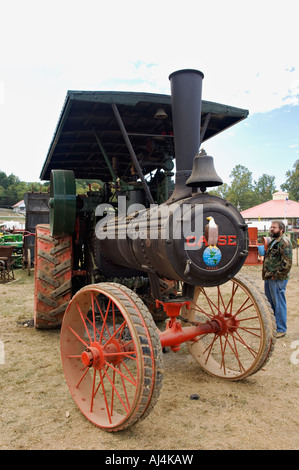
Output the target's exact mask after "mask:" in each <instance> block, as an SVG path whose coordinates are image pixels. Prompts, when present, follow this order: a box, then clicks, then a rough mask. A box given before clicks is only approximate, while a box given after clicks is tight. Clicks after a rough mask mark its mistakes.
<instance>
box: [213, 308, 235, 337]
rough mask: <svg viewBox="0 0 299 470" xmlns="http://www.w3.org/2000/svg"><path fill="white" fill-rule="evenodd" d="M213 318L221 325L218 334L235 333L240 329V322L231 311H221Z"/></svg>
mask: <svg viewBox="0 0 299 470" xmlns="http://www.w3.org/2000/svg"><path fill="white" fill-rule="evenodd" d="M213 320H215V321H217V323H218V324H219V326H220V330H219V331H218V332H217V334H218V335H224V334H226V333H230V334H233V333H234V332H235V331H236V330H237V329H238V327H239V323H240V322H239V320H238V319H237V318H236V317H235V316H234V315H232V314H231V313H225V314H222V313H219V314H218V315H216V317H214V318H213Z"/></svg>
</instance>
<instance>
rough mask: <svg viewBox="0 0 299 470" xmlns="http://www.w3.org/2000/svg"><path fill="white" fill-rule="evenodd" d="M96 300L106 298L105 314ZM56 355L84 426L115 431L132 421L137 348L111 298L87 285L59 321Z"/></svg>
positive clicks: (138, 378) (137, 393)
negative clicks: (89, 424)
mask: <svg viewBox="0 0 299 470" xmlns="http://www.w3.org/2000/svg"><path fill="white" fill-rule="evenodd" d="M99 295H104V296H106V300H107V306H106V307H107V308H106V310H105V312H104V311H103V309H102V307H101V305H100V303H101V301H102V299H100V300H99ZM88 304H90V306H91V312H89V317H90V314H91V318H89V319H87V318H86V316H87V312H88V310H89V308H88ZM92 305H93V306H94V307H92ZM99 309H101V310H102V312H101V313H100V316H102V320H103V321H102V326H101V327H100V329H99V328H98V327H97V326H96V321H95V317H97V314H96V313H98V312H96V311H97V310H99ZM113 312H114V313H113ZM116 313H117V315H118V314H119V313H121V315H122V317H123V321H122V323H121V325H118V323H117V322H116V321H115V322H114V323H113V315H115V314H116ZM108 319H109V325H108ZM111 319H112V326H111ZM107 325H108V327H107ZM90 329H91V332H89V333H88V332H87V331H88V330H90ZM108 330H109V332H108ZM124 332H126V334H127V339H125V337H124ZM128 336H129V337H128ZM95 338H96V341H95V340H94V339H95ZM109 348H110V350H109ZM61 356H62V363H63V368H64V373H65V377H66V381H67V384H68V387H69V389H70V392H71V394H72V396H73V399H74V401H75V402H76V404H77V406H78V407H79V409H80V410H81V412H82V413H83V414H84V415H85V416H86V418H87V419H89V421H91V422H92V423H93V424H95V425H96V426H99V427H101V428H105V429H107V430H114V428H115V429H116V428H117V430H118V429H119V428H121V427H122V426H125V423H126V422H128V421H130V420H131V419H132V417H133V415H134V414H135V413H136V410H137V408H138V403H139V401H140V399H141V386H140V384H141V382H142V374H143V363H142V360H141V349H140V344H139V341H138V337H137V335H136V331H135V328H134V325H133V324H132V321H131V319H130V315H129V314H128V312H127V311H125V309H124V307H123V305H122V304H121V303H120V302H119V301H118V300H117V299H116V298H115V297H114V296H113V295H111V294H109V293H107V292H104V293H103V291H102V290H101V289H100V288H99V287H98V288H95V287H93V288H92V289H91V288H90V286H89V287H86V288H83V289H81V291H79V293H77V294H76V295H75V296H74V298H73V300H72V302H71V304H70V305H69V308H68V309H67V311H66V313H65V316H64V320H63V325H62V331H61ZM89 359H90V360H91V363H90V365H88V360H89Z"/></svg>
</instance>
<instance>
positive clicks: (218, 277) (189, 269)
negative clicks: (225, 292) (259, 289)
mask: <svg viewBox="0 0 299 470" xmlns="http://www.w3.org/2000/svg"><path fill="white" fill-rule="evenodd" d="M211 220H213V224H214V225H215V226H216V228H214V229H213V230H214V232H215V230H216V233H217V237H216V240H215V239H214V240H213V244H211V245H210V242H211V239H209V226H210V236H211V234H212V227H211V225H210V222H211ZM107 222H108V223H107ZM104 228H105V231H104ZM99 229H101V230H99ZM96 233H97V236H98V238H100V236H101V237H102V239H101V240H100V242H99V243H100V250H101V252H102V253H103V255H104V256H105V257H106V258H107V259H109V260H110V261H111V262H112V263H114V264H118V265H121V266H126V267H129V268H133V269H138V270H141V271H145V272H146V271H152V272H155V273H156V274H157V275H158V276H160V277H163V278H167V279H171V280H177V281H184V282H187V283H189V284H191V285H201V286H215V285H220V284H222V283H224V282H227V281H228V280H229V279H231V278H232V277H233V276H234V275H235V274H236V273H237V272H238V271H239V270H240V269H241V267H242V265H243V263H244V261H245V259H246V257H247V254H248V237H247V225H246V224H245V222H244V219H243V218H242V216H241V215H240V213H239V212H238V211H237V209H236V208H235V207H234V206H232V205H231V204H229V203H227V202H226V201H224V200H223V199H221V198H218V197H216V196H211V195H209V194H207V193H206V194H198V195H195V196H193V197H191V198H186V199H184V200H181V201H179V202H178V203H176V204H169V205H166V204H162V205H160V206H153V207H152V208H151V209H144V210H143V211H139V212H136V213H135V214H132V215H129V216H122V217H119V218H117V217H116V218H115V219H110V220H109V221H108V219H107V220H106V221H105V220H103V221H102V222H101V225H99V226H97V230H96Z"/></svg>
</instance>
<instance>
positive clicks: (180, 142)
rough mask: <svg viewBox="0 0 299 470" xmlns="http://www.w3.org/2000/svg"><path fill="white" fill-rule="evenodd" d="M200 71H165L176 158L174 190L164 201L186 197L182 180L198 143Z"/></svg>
mask: <svg viewBox="0 0 299 470" xmlns="http://www.w3.org/2000/svg"><path fill="white" fill-rule="evenodd" d="M203 78H204V75H203V73H202V72H200V71H199V70H193V69H184V70H178V71H176V72H173V73H172V74H170V75H169V80H170V88H171V104H172V121H173V132H174V148H175V160H176V181H175V190H174V192H173V194H172V196H171V198H170V200H169V201H168V202H173V201H174V200H177V199H181V198H183V197H188V196H190V194H191V191H192V190H191V189H190V188H188V187H187V186H186V181H187V179H188V178H189V176H190V175H191V172H192V165H193V159H194V157H195V155H196V154H197V153H198V151H199V147H200V144H201V142H200V124H201V92H202V80H203Z"/></svg>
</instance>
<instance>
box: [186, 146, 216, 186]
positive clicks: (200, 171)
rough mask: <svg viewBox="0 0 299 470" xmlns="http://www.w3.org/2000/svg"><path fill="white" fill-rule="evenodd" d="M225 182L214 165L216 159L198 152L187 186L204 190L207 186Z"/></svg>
mask: <svg viewBox="0 0 299 470" xmlns="http://www.w3.org/2000/svg"><path fill="white" fill-rule="evenodd" d="M221 184H223V181H222V179H221V178H220V177H219V176H218V175H217V173H216V170H215V167H214V159H213V157H210V156H209V155H202V154H197V155H196V156H195V157H194V160H193V169H192V173H191V175H190V177H189V178H188V180H187V181H186V186H189V187H192V188H200V190H201V191H202V192H204V191H205V190H206V188H207V187H211V186H219V185H221Z"/></svg>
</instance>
